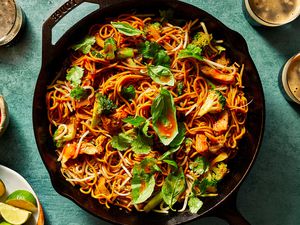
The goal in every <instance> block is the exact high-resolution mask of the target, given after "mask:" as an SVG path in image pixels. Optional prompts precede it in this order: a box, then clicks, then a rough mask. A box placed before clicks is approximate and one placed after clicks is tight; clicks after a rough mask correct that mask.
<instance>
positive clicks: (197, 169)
mask: <svg viewBox="0 0 300 225" xmlns="http://www.w3.org/2000/svg"><path fill="white" fill-rule="evenodd" d="M189 168H190V169H191V170H192V171H193V172H194V173H197V174H199V175H202V174H203V173H205V172H207V171H208V168H209V162H208V161H207V160H206V158H205V157H197V158H196V159H195V161H194V162H190V164H189Z"/></svg>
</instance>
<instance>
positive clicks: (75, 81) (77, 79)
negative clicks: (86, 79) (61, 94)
mask: <svg viewBox="0 0 300 225" xmlns="http://www.w3.org/2000/svg"><path fill="white" fill-rule="evenodd" d="M83 74H84V69H83V68H81V67H79V66H73V67H72V68H71V69H70V70H69V72H68V73H67V76H66V79H67V80H68V81H70V82H71V84H72V85H73V86H74V87H76V86H78V85H79V84H80V83H81V78H82V77H83Z"/></svg>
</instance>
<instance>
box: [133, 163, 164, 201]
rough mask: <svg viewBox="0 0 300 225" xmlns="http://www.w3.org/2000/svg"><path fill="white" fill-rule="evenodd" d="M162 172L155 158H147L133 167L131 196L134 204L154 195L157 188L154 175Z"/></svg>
mask: <svg viewBox="0 0 300 225" xmlns="http://www.w3.org/2000/svg"><path fill="white" fill-rule="evenodd" d="M156 171H161V170H160V168H159V167H158V166H157V165H156V160H155V159H153V158H145V159H143V160H142V161H141V162H140V163H139V164H138V163H136V164H135V165H134V167H133V171H132V174H133V177H132V180H131V189H132V191H131V194H132V198H133V203H134V204H138V203H142V202H144V201H146V200H147V199H148V198H149V197H150V196H151V195H152V193H153V191H154V187H155V179H154V175H153V174H154V173H155V172H156Z"/></svg>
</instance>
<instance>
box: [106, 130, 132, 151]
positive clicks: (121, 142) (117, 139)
mask: <svg viewBox="0 0 300 225" xmlns="http://www.w3.org/2000/svg"><path fill="white" fill-rule="evenodd" d="M131 142H132V137H130V136H129V135H126V134H125V133H120V134H118V135H117V136H113V137H112V140H111V146H112V147H113V148H115V149H118V150H119V151H124V150H126V149H128V148H130V146H131Z"/></svg>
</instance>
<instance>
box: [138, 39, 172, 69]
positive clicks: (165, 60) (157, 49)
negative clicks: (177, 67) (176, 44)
mask: <svg viewBox="0 0 300 225" xmlns="http://www.w3.org/2000/svg"><path fill="white" fill-rule="evenodd" d="M139 52H140V53H141V54H142V55H143V57H144V58H145V59H154V62H153V63H154V65H156V66H158V65H159V66H163V67H167V68H169V67H170V62H171V58H170V56H169V55H168V54H167V52H166V51H165V50H164V49H163V48H162V47H161V46H160V45H159V44H157V43H156V42H150V41H145V42H144V43H141V44H140V46H139Z"/></svg>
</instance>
